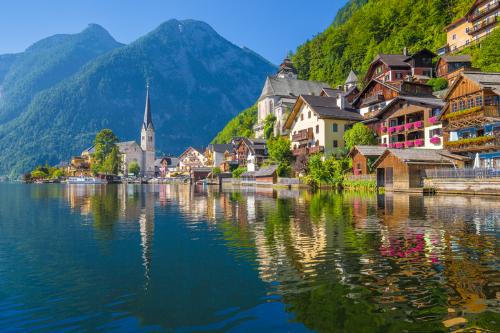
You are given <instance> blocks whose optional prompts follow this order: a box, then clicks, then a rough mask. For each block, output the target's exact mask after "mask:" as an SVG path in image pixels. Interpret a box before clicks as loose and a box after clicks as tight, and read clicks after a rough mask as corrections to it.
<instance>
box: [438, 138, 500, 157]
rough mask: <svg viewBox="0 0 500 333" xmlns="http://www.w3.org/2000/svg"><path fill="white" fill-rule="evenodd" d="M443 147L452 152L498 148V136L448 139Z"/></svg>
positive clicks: (470, 151) (473, 151) (485, 150)
mask: <svg viewBox="0 0 500 333" xmlns="http://www.w3.org/2000/svg"><path fill="white" fill-rule="evenodd" d="M444 146H445V148H446V149H448V150H449V151H451V152H453V153H479V152H487V151H497V150H500V138H496V137H494V136H483V137H478V138H470V139H462V140H458V141H449V142H446V143H445V144H444Z"/></svg>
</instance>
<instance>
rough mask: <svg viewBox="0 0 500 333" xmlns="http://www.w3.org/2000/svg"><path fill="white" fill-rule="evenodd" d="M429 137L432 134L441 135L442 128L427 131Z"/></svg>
mask: <svg viewBox="0 0 500 333" xmlns="http://www.w3.org/2000/svg"><path fill="white" fill-rule="evenodd" d="M429 135H430V137H433V136H442V135H443V130H442V129H441V128H435V129H432V130H430V131H429Z"/></svg>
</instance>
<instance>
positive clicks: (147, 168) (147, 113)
mask: <svg viewBox="0 0 500 333" xmlns="http://www.w3.org/2000/svg"><path fill="white" fill-rule="evenodd" d="M141 148H142V153H143V154H144V156H143V159H142V162H143V163H142V164H143V165H142V166H141V173H142V174H143V175H144V176H145V177H154V175H155V127H154V126H153V119H152V117H151V106H150V103H149V83H148V84H147V88H146V108H145V110H144V121H143V123H142V128H141Z"/></svg>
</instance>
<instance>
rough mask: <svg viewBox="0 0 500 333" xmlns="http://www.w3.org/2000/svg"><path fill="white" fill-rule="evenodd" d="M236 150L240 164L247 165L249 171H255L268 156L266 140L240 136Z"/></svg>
mask: <svg viewBox="0 0 500 333" xmlns="http://www.w3.org/2000/svg"><path fill="white" fill-rule="evenodd" d="M235 152H236V160H237V161H238V165H239V166H243V167H247V170H248V171H255V170H257V168H258V166H259V165H260V164H262V162H263V161H264V160H265V159H266V158H267V146H266V140H264V139H250V138H240V139H239V140H238V145H237V146H236V147H235Z"/></svg>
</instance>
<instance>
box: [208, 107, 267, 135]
mask: <svg viewBox="0 0 500 333" xmlns="http://www.w3.org/2000/svg"><path fill="white" fill-rule="evenodd" d="M256 123H257V104H254V105H253V106H251V107H249V108H248V109H246V110H244V111H242V112H241V113H240V114H238V115H237V116H236V117H234V118H233V119H231V120H230V121H229V122H228V123H227V124H226V126H225V127H224V128H223V129H222V131H220V132H219V133H218V134H217V136H216V137H215V138H214V139H213V140H212V143H229V142H231V140H232V138H234V137H237V136H241V137H246V138H251V137H252V136H253V126H254V125H255V124H256Z"/></svg>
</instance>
